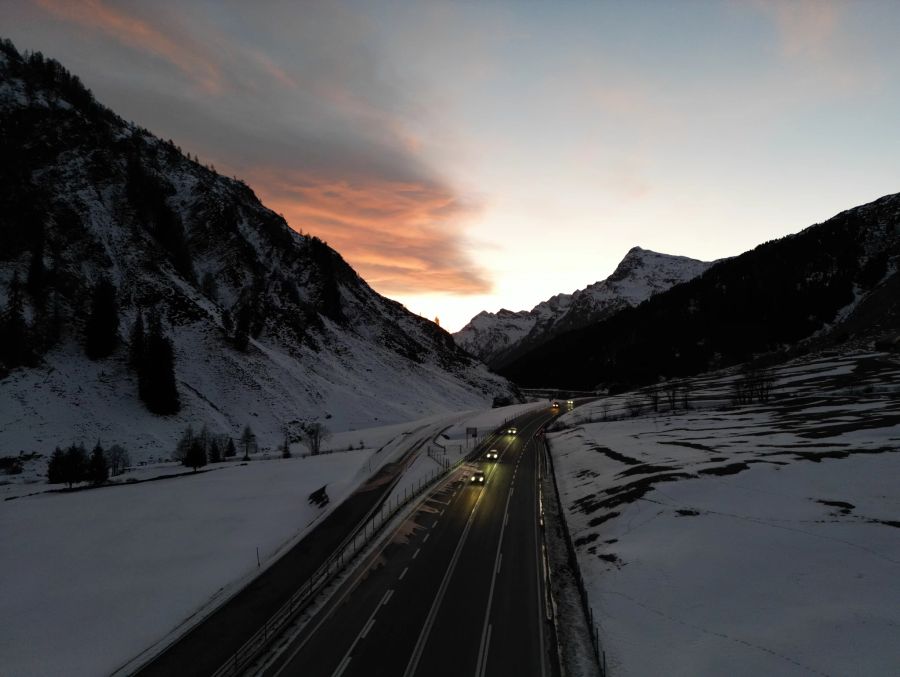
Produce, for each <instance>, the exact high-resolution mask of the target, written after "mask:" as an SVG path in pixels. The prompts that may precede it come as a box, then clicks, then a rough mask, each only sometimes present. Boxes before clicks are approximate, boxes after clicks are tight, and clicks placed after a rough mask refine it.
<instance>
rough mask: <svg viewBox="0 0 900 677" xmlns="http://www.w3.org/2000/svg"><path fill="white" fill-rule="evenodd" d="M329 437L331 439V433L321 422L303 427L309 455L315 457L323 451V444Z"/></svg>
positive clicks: (314, 422)
mask: <svg viewBox="0 0 900 677" xmlns="http://www.w3.org/2000/svg"><path fill="white" fill-rule="evenodd" d="M329 437H331V432H330V431H329V430H328V428H326V427H325V424H323V423H320V422H319V421H313V422H312V423H306V424H304V425H303V441H304V442H306V446H307V447H309V453H310V454H312V455H313V456H315V455H316V454H318V453H319V452H320V451H322V443H323V442H324V441H325V440H327V439H328V438H329Z"/></svg>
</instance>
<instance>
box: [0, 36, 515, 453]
mask: <svg viewBox="0 0 900 677" xmlns="http://www.w3.org/2000/svg"><path fill="white" fill-rule="evenodd" d="M139 317H140V322H138V318H139ZM142 330H143V331H142ZM88 355H90V357H88ZM511 395H513V389H512V387H511V385H510V384H509V383H508V382H507V381H506V380H505V379H502V378H500V377H498V376H496V375H494V374H492V373H490V372H489V371H488V370H487V369H486V368H485V367H484V366H483V365H482V364H481V363H480V362H478V361H477V360H475V359H473V358H472V357H471V356H469V355H467V354H466V353H465V352H464V351H462V350H460V349H459V348H458V347H457V346H456V345H455V344H454V342H453V340H452V338H451V337H450V335H449V334H448V333H447V332H445V331H444V330H442V329H440V328H439V327H438V326H436V325H435V324H433V323H432V322H429V321H427V320H424V319H422V318H420V317H418V316H416V315H413V314H411V313H410V312H408V311H407V310H406V309H405V308H404V307H403V306H401V305H400V304H398V303H396V302H394V301H391V300H389V299H386V298H384V297H382V296H380V295H379V294H377V293H376V292H374V291H373V290H372V289H371V288H370V287H369V286H368V285H367V284H366V282H365V281H364V280H362V279H361V278H360V277H359V276H358V275H357V274H356V273H355V272H354V271H353V269H352V268H351V267H350V266H349V265H347V263H345V262H344V260H343V259H342V258H341V257H340V255H339V254H337V253H336V252H335V251H333V250H332V249H330V248H329V247H328V246H327V245H326V244H325V243H324V242H322V241H321V240H319V239H317V238H315V237H310V236H308V235H303V234H300V233H297V232H295V231H293V230H291V229H290V228H289V227H288V225H287V224H286V223H285V221H284V219H283V218H281V217H280V216H279V215H277V214H275V213H273V212H272V211H270V210H269V209H267V208H266V207H264V206H263V205H262V204H261V203H260V202H259V200H258V199H257V198H256V196H255V195H254V193H253V191H252V190H250V188H249V187H248V186H247V185H246V184H244V183H242V182H241V181H239V180H237V179H230V178H226V177H224V176H220V175H219V174H217V173H216V172H215V171H213V170H212V168H210V167H205V166H203V165H202V164H200V163H199V162H197V161H196V158H195V159H191V158H190V157H189V156H186V155H185V154H184V153H182V152H181V150H180V149H179V148H178V147H177V146H175V144H174V143H173V142H171V141H163V140H161V139H158V138H156V137H154V136H153V135H152V134H150V133H149V132H148V131H147V130H144V129H142V128H140V127H137V126H135V125H134V124H131V123H128V122H126V121H124V120H122V119H121V118H119V117H118V116H116V115H115V114H114V113H113V112H112V111H110V110H109V109H107V108H105V107H104V106H102V105H101V104H99V103H97V102H96V101H95V100H94V98H93V96H92V94H91V93H90V91H88V90H87V89H86V88H85V87H84V86H83V85H82V84H81V83H80V82H79V81H78V78H77V77H75V76H73V75H71V74H70V73H69V72H68V71H66V70H65V69H64V68H63V67H62V66H61V65H60V64H59V63H57V62H55V61H52V60H48V59H45V58H44V57H43V56H42V55H41V54H40V53H36V54H32V55H30V56H27V57H23V56H22V55H20V54H19V53H18V52H17V51H16V49H15V48H14V46H13V45H12V43H10V42H8V41H4V42H2V43H0V449H2V450H3V452H4V453H16V452H18V451H19V450H20V449H21V450H27V451H32V450H34V451H40V452H44V453H47V452H49V451H52V449H53V447H54V446H56V445H64V444H70V443H72V442H73V441H82V442H85V443H87V444H93V443H94V442H95V441H96V440H97V439H100V440H101V441H102V443H103V444H104V446H108V445H109V444H111V443H120V444H125V445H126V446H127V447H128V448H129V449H130V450H132V451H133V452H138V454H137V456H136V457H135V456H134V454H133V458H138V459H139V458H142V457H144V458H146V457H149V456H154V455H157V456H168V453H169V452H170V451H171V449H172V447H173V444H174V441H175V440H176V439H177V437H178V436H179V435H180V433H181V431H182V430H183V429H184V428H185V426H187V425H188V424H193V425H194V426H200V425H204V424H205V425H207V426H209V428H210V429H211V431H213V432H225V433H230V434H232V435H237V434H238V433H239V432H240V431H241V429H242V428H243V426H244V425H247V424H249V425H251V426H252V428H253V430H254V431H255V433H256V435H257V437H258V439H259V442H260V444H261V446H263V447H274V446H275V445H276V443H278V442H280V441H281V440H283V437H284V435H285V433H288V434H291V435H294V434H296V433H297V431H298V430H299V428H300V426H301V425H302V424H303V423H304V422H308V421H312V420H319V421H322V422H326V424H327V425H328V426H329V427H331V428H333V429H354V428H358V427H365V426H371V425H373V424H374V425H379V424H383V423H389V422H395V421H399V420H409V419H412V418H417V417H421V416H424V415H428V414H431V413H436V412H441V411H447V410H451V409H471V408H480V407H485V406H490V403H491V401H492V399H493V398H494V397H496V396H507V397H509V396H511ZM150 409H153V410H154V411H156V412H157V413H152V412H151V411H150ZM162 414H167V415H162Z"/></svg>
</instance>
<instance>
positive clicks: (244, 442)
mask: <svg viewBox="0 0 900 677" xmlns="http://www.w3.org/2000/svg"><path fill="white" fill-rule="evenodd" d="M241 448H242V449H243V450H244V460H245V461H249V460H250V451H251V450H255V449H256V435H254V434H253V430H252V429H251V428H250V426H249V425H247V426H244V432H243V433H241Z"/></svg>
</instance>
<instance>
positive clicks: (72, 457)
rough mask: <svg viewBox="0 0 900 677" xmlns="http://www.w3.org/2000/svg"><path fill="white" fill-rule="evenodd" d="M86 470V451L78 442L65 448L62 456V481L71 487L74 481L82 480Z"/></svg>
mask: <svg viewBox="0 0 900 677" xmlns="http://www.w3.org/2000/svg"><path fill="white" fill-rule="evenodd" d="M86 472H87V452H85V450H84V447H83V446H81V445H80V444H79V445H76V444H73V445H72V446H70V447H69V448H68V449H66V453H65V456H63V464H62V481H63V482H65V483H66V484H68V485H69V488H70V489H71V488H72V486H73V485H75V484H76V483H78V482H82V481H84V478H85V475H86Z"/></svg>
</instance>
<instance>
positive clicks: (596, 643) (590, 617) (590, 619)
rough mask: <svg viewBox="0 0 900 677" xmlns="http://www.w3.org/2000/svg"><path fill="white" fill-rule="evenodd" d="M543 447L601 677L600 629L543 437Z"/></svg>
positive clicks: (603, 661) (603, 662) (603, 672)
mask: <svg viewBox="0 0 900 677" xmlns="http://www.w3.org/2000/svg"><path fill="white" fill-rule="evenodd" d="M544 448H545V450H546V453H545V454H544V456H545V457H546V459H547V466H548V467H549V469H550V476H551V477H552V478H553V489H554V491H555V492H556V502H557V505H558V506H559V509H560V510H559V514H560V518H561V519H560V523H561V524H562V534H563V537H564V540H565V542H566V550H568V553H569V563H570V568H571V569H572V572H573V573H574V574H575V582H576V583H577V584H578V593H579V596H580V598H581V609H582V612H583V613H584V620H585V621H586V622H587V623H588V627H589V628H590V629H591V645H592V646H593V649H594V660H595V661H596V662H597V666H598V667H599V668H600V674H601V675H602V677H608V675H609V673H608V672H607V670H606V652H605V651H603V647H602V646H601V645H600V629H599V628H598V627H597V624H596V623H595V622H594V609H593V607H592V606H591V604H590V600H589V599H588V594H587V588H586V587H585V585H584V578H582V576H581V567H580V566H579V565H578V556H577V554H576V552H575V544H574V543H573V542H572V535H571V534H570V533H569V524H568V522H566V514H565V509H564V508H563V504H562V499H561V494H560V493H559V485H558V484H557V483H556V470H555V468H554V467H553V454H552V453H551V452H550V443H549V442H548V441H547V439H546V438H544Z"/></svg>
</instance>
